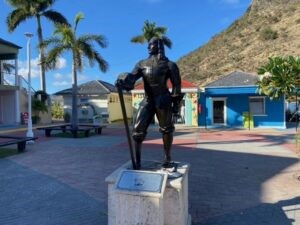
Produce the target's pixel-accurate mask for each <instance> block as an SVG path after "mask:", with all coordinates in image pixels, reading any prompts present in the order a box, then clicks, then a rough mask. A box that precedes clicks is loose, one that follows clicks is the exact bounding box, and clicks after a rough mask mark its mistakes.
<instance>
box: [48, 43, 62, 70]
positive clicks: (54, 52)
mask: <svg viewBox="0 0 300 225" xmlns="http://www.w3.org/2000/svg"><path fill="white" fill-rule="evenodd" d="M65 51H67V49H66V47H65V46H64V45H56V46H55V48H52V49H51V50H50V51H49V52H48V54H47V56H46V57H45V61H44V62H42V63H43V64H44V65H45V68H46V69H48V70H49V69H55V67H56V65H57V61H58V59H59V57H60V56H61V55H62V54H63V53H64V52H65Z"/></svg>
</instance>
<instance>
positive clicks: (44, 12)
mask: <svg viewBox="0 0 300 225" xmlns="http://www.w3.org/2000/svg"><path fill="white" fill-rule="evenodd" d="M6 1H7V2H8V4H9V5H10V6H11V7H12V8H13V11H12V12H10V13H9V14H8V16H7V19H6V23H7V26H8V31H9V32H13V31H14V30H15V29H16V28H17V27H18V26H19V24H21V23H23V22H25V21H26V20H28V19H32V18H35V19H36V21H37V34H38V39H39V44H41V43H42V42H43V32H42V25H41V18H42V17H44V18H46V19H47V20H49V21H50V22H52V23H54V24H69V23H68V21H67V19H66V18H65V17H64V16H63V15H62V14H60V13H59V12H57V11H54V10H52V9H50V8H51V7H52V6H53V4H54V3H55V1H56V0H6ZM39 51H40V56H39V57H40V62H42V61H43V59H44V57H45V52H44V49H43V47H40V48H39ZM40 77H41V84H42V90H43V91H44V92H46V80H45V67H44V65H43V64H42V63H41V64H40Z"/></svg>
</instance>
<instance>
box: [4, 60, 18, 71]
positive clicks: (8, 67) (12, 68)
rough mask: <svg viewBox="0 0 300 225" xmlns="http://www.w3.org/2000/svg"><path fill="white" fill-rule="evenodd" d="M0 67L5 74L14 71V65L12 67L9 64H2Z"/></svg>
mask: <svg viewBox="0 0 300 225" xmlns="http://www.w3.org/2000/svg"><path fill="white" fill-rule="evenodd" d="M2 66H3V70H4V71H5V72H7V73H11V72H12V71H13V70H14V69H15V66H14V65H12V64H10V63H5V62H4V63H3V64H2Z"/></svg>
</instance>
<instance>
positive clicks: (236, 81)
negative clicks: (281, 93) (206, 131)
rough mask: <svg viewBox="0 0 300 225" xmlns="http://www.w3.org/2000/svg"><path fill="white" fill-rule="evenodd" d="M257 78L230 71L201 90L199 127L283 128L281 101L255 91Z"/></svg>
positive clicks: (283, 103) (253, 75)
mask: <svg viewBox="0 0 300 225" xmlns="http://www.w3.org/2000/svg"><path fill="white" fill-rule="evenodd" d="M257 81H258V75H256V74H250V73H244V72H233V73H230V74H228V75H225V76H223V77H221V78H220V79H218V80H217V81H214V82H212V83H210V84H208V85H207V86H205V88H204V92H203V93H201V96H200V99H199V102H200V105H201V108H202V110H201V113H200V115H199V125H200V126H205V127H220V126H224V127H245V128H252V127H272V128H285V127H286V125H285V99H284V97H282V98H280V99H279V100H272V99H270V98H269V97H267V96H265V95H259V94H258V92H257V88H258V87H257V85H256V83H257Z"/></svg>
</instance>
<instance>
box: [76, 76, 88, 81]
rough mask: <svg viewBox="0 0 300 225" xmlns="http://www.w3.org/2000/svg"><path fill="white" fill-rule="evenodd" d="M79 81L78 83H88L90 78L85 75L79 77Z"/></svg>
mask: <svg viewBox="0 0 300 225" xmlns="http://www.w3.org/2000/svg"><path fill="white" fill-rule="evenodd" d="M77 80H78V81H86V80H88V77H87V76H85V75H78V76H77Z"/></svg>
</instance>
